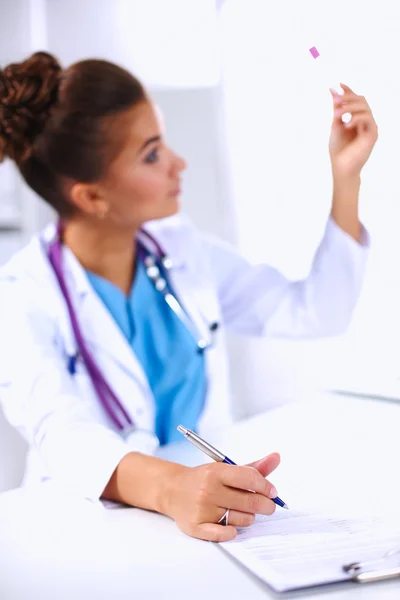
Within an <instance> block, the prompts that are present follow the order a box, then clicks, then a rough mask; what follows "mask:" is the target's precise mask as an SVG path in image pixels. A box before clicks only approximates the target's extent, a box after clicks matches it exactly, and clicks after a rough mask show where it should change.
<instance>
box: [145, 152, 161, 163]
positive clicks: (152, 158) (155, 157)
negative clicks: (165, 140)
mask: <svg viewBox="0 0 400 600" xmlns="http://www.w3.org/2000/svg"><path fill="white" fill-rule="evenodd" d="M158 158H159V154H158V150H153V151H152V152H150V154H148V155H147V156H146V158H145V162H146V163H154V162H156V161H157V160H158Z"/></svg>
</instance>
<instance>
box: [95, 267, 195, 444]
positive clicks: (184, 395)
mask: <svg viewBox="0 0 400 600" xmlns="http://www.w3.org/2000/svg"><path fill="white" fill-rule="evenodd" d="M86 273H87V276H88V278H89V281H90V283H91V285H92V287H93V289H94V290H95V292H96V293H97V294H98V296H99V297H100V299H101V300H102V301H103V303H104V305H105V306H106V308H107V309H108V310H109V312H110V313H111V315H112V317H113V318H114V320H115V322H116V324H117V325H118V327H119V328H120V329H121V331H122V333H123V334H124V335H125V337H126V339H127V340H128V342H129V344H130V345H131V346H132V350H133V351H134V353H135V354H136V356H137V358H138V360H139V361H140V363H141V365H142V367H143V370H144V372H145V373H146V376H147V378H148V381H149V384H150V388H151V390H152V392H153V395H154V398H155V406H156V415H155V432H156V435H157V436H158V439H159V441H160V444H161V445H164V444H168V443H170V442H174V441H178V440H181V439H182V436H181V434H180V433H179V432H178V431H177V430H176V428H177V426H178V425H179V424H180V423H182V425H184V426H185V427H188V428H189V429H193V430H196V425H197V422H198V420H199V416H200V414H201V411H202V409H203V405H204V398H205V392H206V376H205V361H204V353H199V352H198V348H197V340H195V338H194V337H193V335H192V334H191V333H190V332H189V331H188V329H187V328H186V327H185V325H184V324H183V323H182V322H181V320H180V319H179V318H178V317H177V316H176V315H175V313H174V312H173V310H171V308H170V307H169V306H168V304H167V302H166V301H165V298H164V295H163V294H162V293H161V292H159V291H157V290H156V289H155V287H154V284H153V282H152V281H151V280H150V279H149V277H148V276H147V274H146V269H145V266H144V264H143V262H142V261H141V260H138V261H137V265H136V274H135V278H134V282H133V285H132V289H131V291H130V294H129V296H128V297H127V296H125V294H124V293H123V292H122V290H120V289H119V288H118V287H117V286H115V285H114V284H112V283H111V282H110V281H108V280H106V279H104V278H103V277H100V276H99V275H95V274H94V273H91V272H90V271H87V272H86Z"/></svg>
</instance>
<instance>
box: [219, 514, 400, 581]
mask: <svg viewBox="0 0 400 600" xmlns="http://www.w3.org/2000/svg"><path fill="white" fill-rule="evenodd" d="M290 513H293V514H286V511H285V512H284V511H277V512H276V513H274V515H273V516H271V517H264V516H262V515H259V516H258V517H257V519H256V520H255V522H254V523H253V525H252V526H251V527H249V528H238V534H237V536H236V538H235V539H233V540H230V541H228V542H219V546H221V547H222V548H223V550H224V551H226V552H228V554H230V556H231V557H232V558H233V559H235V560H236V561H238V562H239V563H240V564H241V565H242V566H244V567H246V568H247V569H248V570H249V571H251V572H252V573H253V574H254V575H256V576H257V577H258V578H259V579H260V580H261V581H263V582H264V583H266V584H267V585H269V586H270V587H271V588H272V589H273V590H274V591H275V592H278V593H285V592H292V591H297V590H302V589H307V588H315V587H322V586H326V585H332V584H335V583H346V582H347V583H353V584H357V583H370V582H371V583H372V582H375V581H383V580H385V579H394V578H400V546H399V541H400V526H399V528H396V527H393V526H392V524H390V525H389V524H387V529H386V530H385V529H384V528H382V525H383V523H382V522H381V521H380V519H379V518H377V519H376V520H375V521H374V522H371V520H370V519H368V520H367V521H365V520H364V519H356V520H355V521H354V520H351V519H343V518H336V517H326V516H324V515H317V514H316V513H313V514H307V513H300V512H295V511H290ZM388 548H391V549H390V550H389V551H387V549H388ZM342 552H343V554H342ZM357 557H359V558H360V560H359V561H356V562H354V559H357ZM346 558H347V561H348V562H346ZM350 561H352V562H350Z"/></svg>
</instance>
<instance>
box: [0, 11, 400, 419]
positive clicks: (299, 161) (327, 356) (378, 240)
mask: <svg viewBox="0 0 400 600" xmlns="http://www.w3.org/2000/svg"><path fill="white" fill-rule="evenodd" d="M154 2H155V0H146V2H145V4H143V2H142V8H143V6H146V7H147V9H148V8H149V6H150V4H152V3H153V4H154ZM177 2H178V0H169V2H168V7H169V14H170V16H171V15H172V21H171V23H172V24H171V23H168V22H167V16H168V15H165V14H164V16H163V19H155V20H154V22H151V21H150V25H151V28H149V29H147V28H148V27H150V26H149V21H146V27H144V25H143V23H144V21H143V23H142V26H139V27H136V29H134V27H133V25H132V29H131V30H129V27H128V28H127V27H126V24H127V23H128V25H129V23H135V22H136V21H135V19H136V20H138V19H139V13H136V17H135V16H134V15H133V16H132V15H131V20H129V19H126V20H125V23H124V32H125V33H124V35H123V36H122V37H123V44H121V43H117V42H118V39H119V38H121V35H119V33H120V32H119V31H118V29H116V27H118V23H119V26H121V14H122V13H121V10H122V11H124V10H125V11H126V6H127V4H130V5H133V4H136V3H135V2H130V3H127V0H119V2H111V0H96V2H94V0H79V1H78V0H70V1H67V0H47V2H46V1H45V0H14V1H13V2H7V1H4V0H3V2H0V61H1V63H2V64H4V63H6V62H7V61H8V60H10V59H13V60H14V59H17V60H18V59H20V58H21V57H22V56H24V55H26V54H27V53H29V52H30V51H31V50H33V49H39V48H43V47H44V45H47V47H48V49H49V50H50V51H52V52H54V53H56V54H57V55H59V56H60V58H61V59H62V60H63V61H64V62H65V64H68V62H70V60H75V59H77V58H79V57H82V58H83V57H87V56H89V55H92V56H103V57H106V58H111V59H115V60H119V62H122V63H124V64H125V65H126V66H131V68H133V67H134V65H136V66H137V69H138V70H139V71H141V74H142V75H143V77H144V79H145V80H147V81H148V83H149V84H150V88H151V91H152V93H153V95H154V97H155V99H156V100H157V102H158V103H159V104H160V106H161V107H162V109H163V110H164V112H165V116H166V121H167V137H168V139H169V141H170V143H171V145H172V146H174V147H175V148H176V149H177V150H178V151H180V152H181V153H182V154H183V155H184V156H185V158H186V159H187V160H188V163H189V170H188V171H187V173H186V175H185V187H184V195H183V203H184V209H185V210H186V212H188V213H189V214H190V215H191V216H192V217H193V218H194V220H195V221H196V222H197V223H198V224H199V226H200V227H202V228H203V229H207V230H209V231H212V232H213V233H216V234H217V235H220V236H222V237H225V238H226V239H228V240H230V241H232V242H233V243H238V244H239V247H240V248H241V250H242V251H243V253H245V254H246V255H247V256H248V257H249V258H251V259H254V260H256V259H262V260H267V261H268V262H270V263H272V264H273V265H275V266H277V267H278V268H280V269H281V270H283V271H284V272H285V273H286V274H287V275H288V276H291V277H299V276H303V275H305V274H306V273H307V270H308V268H309V265H310V261H311V258H312V255H313V252H314V250H315V248H316V246H317V244H318V241H319V239H320V236H321V235H322V231H323V227H324V223H325V220H326V217H327V215H328V212H329V203H330V196H331V183H330V173H329V162H328V155H327V142H328V136H329V127H330V119H331V105H330V97H329V93H328V92H327V86H328V85H330V84H335V83H337V81H338V80H340V79H342V80H345V81H346V82H348V83H349V84H350V85H353V86H354V87H355V89H356V91H358V92H360V93H363V94H365V95H366V96H367V97H368V99H369V101H370V103H371V105H372V106H373V109H374V113H375V115H376V118H377V120H378V123H379V126H380V135H381V139H380V141H379V144H378V146H377V148H376V150H375V151H374V154H373V157H372V159H371V161H370V164H369V165H368V168H367V170H366V171H365V173H364V176H363V187H362V214H363V218H364V220H365V221H366V224H367V225H368V227H369V228H370V230H371V232H372V234H373V238H374V245H375V248H374V249H373V251H372V253H371V261H370V265H369V270H368V275H367V281H366V285H365V289H364V293H363V296H362V298H361V301H360V304H359V307H358V309H357V312H356V315H355V319H354V323H353V325H352V327H351V331H350V332H349V335H347V336H346V337H345V338H343V339H342V340H334V341H331V340H329V341H319V342H306V343H305V342H304V343H303V342H301V343H298V342H296V343H290V342H287V341H285V342H282V341H276V340H269V341H254V340H243V339H240V340H238V339H232V340H231V356H232V362H233V369H232V374H233V375H232V376H233V383H234V385H233V390H234V396H235V402H236V406H237V407H239V408H237V412H238V413H240V414H243V413H245V412H247V411H250V412H253V411H254V410H258V409H261V408H263V407H265V406H273V405H275V404H279V403H281V402H283V401H286V400H287V399H291V398H293V397H295V396H298V395H300V393H299V390H300V388H301V389H308V388H309V389H311V388H312V387H313V386H314V385H316V384H317V383H319V384H321V385H326V384H328V383H332V385H341V384H343V385H346V386H353V387H356V388H357V387H360V386H361V387H362V385H364V384H365V385H367V387H368V388H369V389H372V388H374V389H375V388H376V390H378V391H379V390H380V391H382V390H384V391H386V392H388V391H390V392H392V393H394V394H397V395H399V396H400V388H399V385H398V379H397V377H398V374H399V369H398V359H397V357H398V356H399V350H400V348H399V340H400V327H399V325H400V319H398V309H397V306H398V305H399V301H400V278H399V273H398V268H397V255H398V254H399V252H398V250H399V248H398V246H399V241H400V236H398V235H397V231H398V221H399V209H398V187H399V184H398V179H397V175H396V174H397V160H398V152H397V139H398V132H399V122H398V119H399V116H398V115H399V112H398V105H399V101H400V84H399V81H400V78H399V77H397V70H398V65H397V56H399V52H400V47H399V44H400V42H399V40H400V36H399V35H398V34H399V32H400V22H399V19H400V7H399V6H398V3H396V2H395V0H382V1H381V2H380V3H379V7H377V6H376V3H369V4H367V3H364V2H362V1H361V0H353V2H351V3H346V2H345V1H344V0H337V2H335V4H334V5H332V6H330V8H329V10H327V5H326V3H323V2H320V1H317V0H302V2H296V1H295V0H281V1H280V2H279V3H270V2H265V1H264V0H225V2H220V3H218V4H220V5H221V6H222V13H221V14H222V20H221V22H220V25H221V29H220V30H219V31H218V40H219V42H220V43H222V49H223V60H222V74H223V80H222V81H220V82H219V83H217V79H218V74H219V70H220V66H221V65H220V63H219V61H218V60H217V46H216V44H215V39H214V36H215V33H216V30H215V23H214V22H213V20H212V18H210V12H209V10H210V6H211V4H212V3H210V2H208V0H207V1H206V0H204V1H203V2H201V3H200V4H201V6H202V8H201V11H202V12H201V13H198V15H197V16H198V18H197V19H196V18H195V17H196V15H195V7H196V6H199V3H198V2H197V0H185V3H184V4H185V9H184V10H185V11H186V12H179V13H176V14H175V13H174V6H175V7H176V6H177ZM153 4H152V6H153ZM117 5H118V11H119V12H118V14H117V13H116V12H113V7H114V8H115V7H116V6H117ZM163 6H164V8H165V2H164V3H163ZM188 6H190V10H189V11H187V7H188ZM43 8H46V16H47V19H48V21H47V23H48V30H47V34H46V33H43V27H42V24H43V23H42V24H41V19H40V15H42V13H43ZM150 8H151V7H150ZM153 8H154V6H153ZM378 8H379V10H378ZM147 9H146V10H147ZM189 13H190V14H189ZM124 14H125V15H126V12H125V13H124ZM149 14H158V13H157V12H154V10H153V13H151V10H150V12H149V10H147V12H146V11H145V13H142V17H140V18H143V19H148V18H149ZM29 15H30V16H29ZM118 15H119V16H118ZM33 16H34V17H35V18H34V19H33ZM29 19H30V20H29ZM35 23H36V25H35ZM160 23H161V29H157V28H159V27H160ZM28 25H29V26H28ZM196 27H197V29H196ZM190 28H192V29H190ZM193 28H194V29H193ZM202 28H203V29H202ZM127 29H128V30H129V31H131V35H128V34H127V33H126V32H127ZM121 31H122V29H121ZM10 32H12V34H11V33H10ZM160 32H161V33H160ZM182 32H184V34H185V36H184V39H183V40H182V39H180V38H179V35H180V34H181V33H182ZM188 32H189V33H188ZM193 32H195V33H193ZM205 32H207V33H205ZM140 36H141V37H140ZM72 41H73V43H72ZM180 42H181V43H180ZM313 45H316V46H317V47H318V49H319V50H320V52H321V57H320V59H318V61H314V60H313V59H312V58H311V55H309V53H308V48H310V47H311V46H313ZM146 56H149V57H151V60H150V63H149V65H148V72H147V73H146V64H145V61H144V60H142V58H143V57H146ZM138 57H139V58H138ZM171 57H172V58H171ZM199 57H200V58H199ZM214 62H215V64H216V67H215V68H214V66H215V65H214ZM160 65H161V66H162V68H161V70H160ZM172 67H174V69H172ZM160 72H162V73H161V74H160ZM177 73H178V75H177ZM168 77H169V78H170V79H169V81H170V85H169V84H168ZM179 77H180V78H181V79H180V80H179ZM0 186H1V171H0ZM17 195H18V197H19V198H20V201H21V202H22V206H23V212H24V234H25V237H26V235H27V234H30V233H31V231H33V230H36V229H37V228H38V227H39V226H41V225H43V224H44V222H45V221H47V219H48V218H49V213H48V212H47V211H46V210H45V209H44V208H43V207H42V205H38V204H37V203H36V201H35V200H34V199H32V198H31V197H30V196H28V195H27V192H26V190H24V189H23V190H21V191H19V192H18V194H17ZM39 207H40V208H39ZM20 243H22V237H21V236H19V237H18V236H10V235H7V236H6V235H5V234H0V261H1V260H4V259H5V258H6V256H7V255H9V254H10V252H12V251H13V250H14V248H15V247H16V246H17V245H19V244H20ZM382 307H383V310H382ZM350 379H351V380H352V381H349V380H350ZM374 386H375V387H374Z"/></svg>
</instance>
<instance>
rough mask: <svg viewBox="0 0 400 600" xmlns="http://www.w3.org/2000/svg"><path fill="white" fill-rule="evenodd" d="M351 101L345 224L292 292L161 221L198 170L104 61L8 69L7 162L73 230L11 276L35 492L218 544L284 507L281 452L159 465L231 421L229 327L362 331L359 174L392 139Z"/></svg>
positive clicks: (336, 156) (190, 230)
mask: <svg viewBox="0 0 400 600" xmlns="http://www.w3.org/2000/svg"><path fill="white" fill-rule="evenodd" d="M343 89H344V95H343V97H340V96H338V95H335V94H334V95H333V99H334V106H335V111H334V120H333V128H332V134H331V141H330V155H331V161H332V171H333V181H334V194H333V204H332V214H331V217H330V219H329V222H328V225H327V228H326V232H325V236H324V238H323V241H322V243H321V245H320V248H319V250H318V252H317V254H316V256H315V259H314V263H313V267H312V270H311V273H310V275H309V277H308V278H307V279H306V280H305V281H300V282H289V281H287V280H286V279H285V278H284V277H283V276H282V275H280V274H279V273H277V272H276V271H275V270H274V269H272V268H271V267H269V266H267V265H260V266H251V265H249V264H248V263H247V262H246V261H245V260H244V259H243V258H241V257H240V256H238V255H237V254H236V253H235V252H234V251H233V250H232V249H231V248H229V247H227V246H225V245H223V244H220V243H217V242H216V241H213V240H209V239H205V238H203V237H202V236H201V235H200V234H199V233H198V232H197V231H196V230H195V228H194V227H193V226H192V225H191V223H190V222H188V221H187V220H185V219H183V218H181V217H180V216H176V217H175V218H173V219H167V220H165V219H164V218H165V217H170V216H172V215H175V214H176V213H177V211H178V197H179V195H180V174H181V172H182V170H183V169H184V168H185V163H184V161H183V159H182V158H180V157H179V156H177V155H176V154H175V153H174V152H173V151H172V150H171V149H170V148H168V147H167V146H166V144H165V142H164V140H163V136H162V132H161V131H160V126H159V122H158V120H157V117H156V113H155V111H154V108H153V105H152V103H151V101H150V99H149V96H148V95H147V93H146V91H145V90H144V89H143V87H142V86H141V84H140V83H139V82H138V81H137V80H136V79H135V78H134V77H133V76H132V75H131V74H129V73H128V72H126V71H125V70H123V69H121V68H119V67H117V66H116V65H113V64H111V63H108V62H105V61H98V60H87V61H82V62H79V63H76V64H75V65H73V66H71V67H70V68H69V69H67V70H62V69H61V67H60V65H59V63H58V62H57V60H56V59H55V58H54V57H52V56H51V55H49V54H47V53H43V52H39V53H36V54H34V55H32V56H31V57H30V58H29V59H27V60H26V61H24V62H22V63H19V64H12V65H9V66H8V67H6V68H5V69H4V70H3V71H2V72H0V158H4V157H10V158H11V159H12V160H14V161H15V162H16V164H17V166H18V168H19V170H20V172H21V174H22V176H23V177H24V179H25V181H26V182H27V183H28V185H29V186H30V187H31V188H32V189H33V190H34V191H35V192H36V193H37V194H38V195H39V196H41V197H42V198H43V199H44V200H46V201H47V202H48V203H49V204H50V205H51V206H52V207H53V208H54V209H55V210H56V211H57V212H58V214H59V216H60V218H61V221H60V224H59V226H58V228H56V227H53V226H50V227H49V228H48V229H47V230H46V231H45V232H44V233H43V234H41V235H39V236H37V237H35V238H34V239H33V240H32V241H31V242H30V243H29V245H28V246H27V247H26V248H24V249H23V250H22V251H21V252H19V253H18V254H17V255H16V256H14V257H13V258H12V259H11V260H10V262H9V263H8V264H7V265H6V266H5V267H4V268H3V269H2V271H1V276H0V298H1V300H0V303H1V306H0V309H1V310H0V315H1V316H0V331H1V342H0V347H1V357H0V358H1V361H0V365H1V368H0V384H1V388H0V390H1V396H2V402H3V406H4V410H5V413H6V416H7V417H8V419H9V421H10V422H11V423H12V424H13V425H14V426H15V427H17V428H18V429H19V430H20V431H21V432H22V434H23V435H24V436H25V437H26V439H27V440H28V442H29V444H30V446H31V449H30V453H29V458H28V467H27V480H28V481H29V480H31V481H32V480H33V481H40V480H44V479H48V478H53V479H55V480H57V481H59V482H61V483H62V484H63V485H64V486H68V487H70V488H73V489H74V491H75V492H77V493H78V494H80V495H82V496H84V497H86V498H90V499H94V500H98V499H99V498H104V499H110V500H116V501H122V502H125V503H127V504H129V505H132V506H138V507H142V508H145V509H150V510H155V511H158V512H161V513H164V514H166V515H169V516H170V517H172V518H173V519H175V520H176V522H177V524H178V526H179V527H180V528H181V529H182V531H184V532H186V533H187V534H189V535H192V536H195V537H199V538H203V539H208V540H218V541H220V540H228V539H231V538H233V537H234V536H235V534H236V527H237V526H247V525H249V524H250V523H251V522H252V521H253V519H254V515H255V514H256V513H262V514H267V515H269V514H271V513H272V512H273V511H274V508H275V504H274V503H273V501H272V500H271V498H275V496H276V495H277V492H276V490H275V488H274V487H273V486H272V485H271V484H270V483H269V482H268V481H267V480H266V479H265V477H266V476H267V475H268V474H269V473H270V472H271V471H273V470H274V469H275V468H276V467H277V466H278V463H279V455H277V454H272V455H270V456H267V457H266V458H264V459H262V460H261V461H258V462H256V463H253V464H252V465H250V467H253V468H250V467H249V466H237V467H236V466H228V465H224V464H211V465H202V466H200V467H196V468H189V467H184V466H181V465H177V464H174V463H171V462H166V461H162V460H161V459H158V458H155V457H153V456H151V454H154V451H155V448H156V447H157V445H158V444H167V443H169V442H171V441H175V440H176V439H179V433H177V432H176V427H177V425H178V424H180V423H182V424H183V425H185V426H186V427H189V428H192V429H197V430H199V432H200V433H202V432H205V435H206V436H207V435H209V433H210V431H211V430H212V429H213V428H214V427H221V426H224V425H226V424H227V423H229V421H230V417H229V402H228V386H227V369H226V349H225V344H224V339H223V336H224V329H225V328H230V329H233V330H235V331H238V332H242V333H245V334H254V335H264V334H276V335H290V336H295V337H302V336H317V335H330V334H337V333H341V332H342V331H343V330H344V329H345V327H346V326H347V324H348V322H349V320H350V317H351V313H352V309H353V307H354V305H355V302H356V300H357V296H358V293H359V289H360V284H361V279H362V275H363V269H364V262H365V258H366V248H365V245H366V242H365V239H366V234H365V232H364V230H363V228H362V226H361V225H360V222H359V220H358V193H359V185H360V171H361V168H362V167H363V165H364V163H365V162H366V161H367V159H368V157H369V155H370V153H371V150H372V148H373V146H374V144H375V141H376V139H377V128H376V125H375V122H374V119H373V117H372V114H371V111H370V109H369V107H368V105H367V103H366V101H365V99H364V98H362V97H360V96H357V95H356V94H355V93H353V92H352V91H351V90H350V88H348V87H346V86H343ZM347 111H351V113H352V115H353V118H352V121H351V123H350V125H344V124H343V123H342V121H341V115H342V114H343V113H344V112H347ZM150 222H151V223H150ZM164 253H165V254H166V255H167V257H168V259H166V257H165V256H163V254H164ZM254 467H255V468H254ZM248 490H253V491H254V492H255V493H250V492H248ZM227 509H230V512H229V513H228V514H229V523H228V524H227V525H226V526H225V527H222V526H221V525H220V524H218V522H219V521H220V519H221V517H222V516H223V515H224V514H226V511H227Z"/></svg>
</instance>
